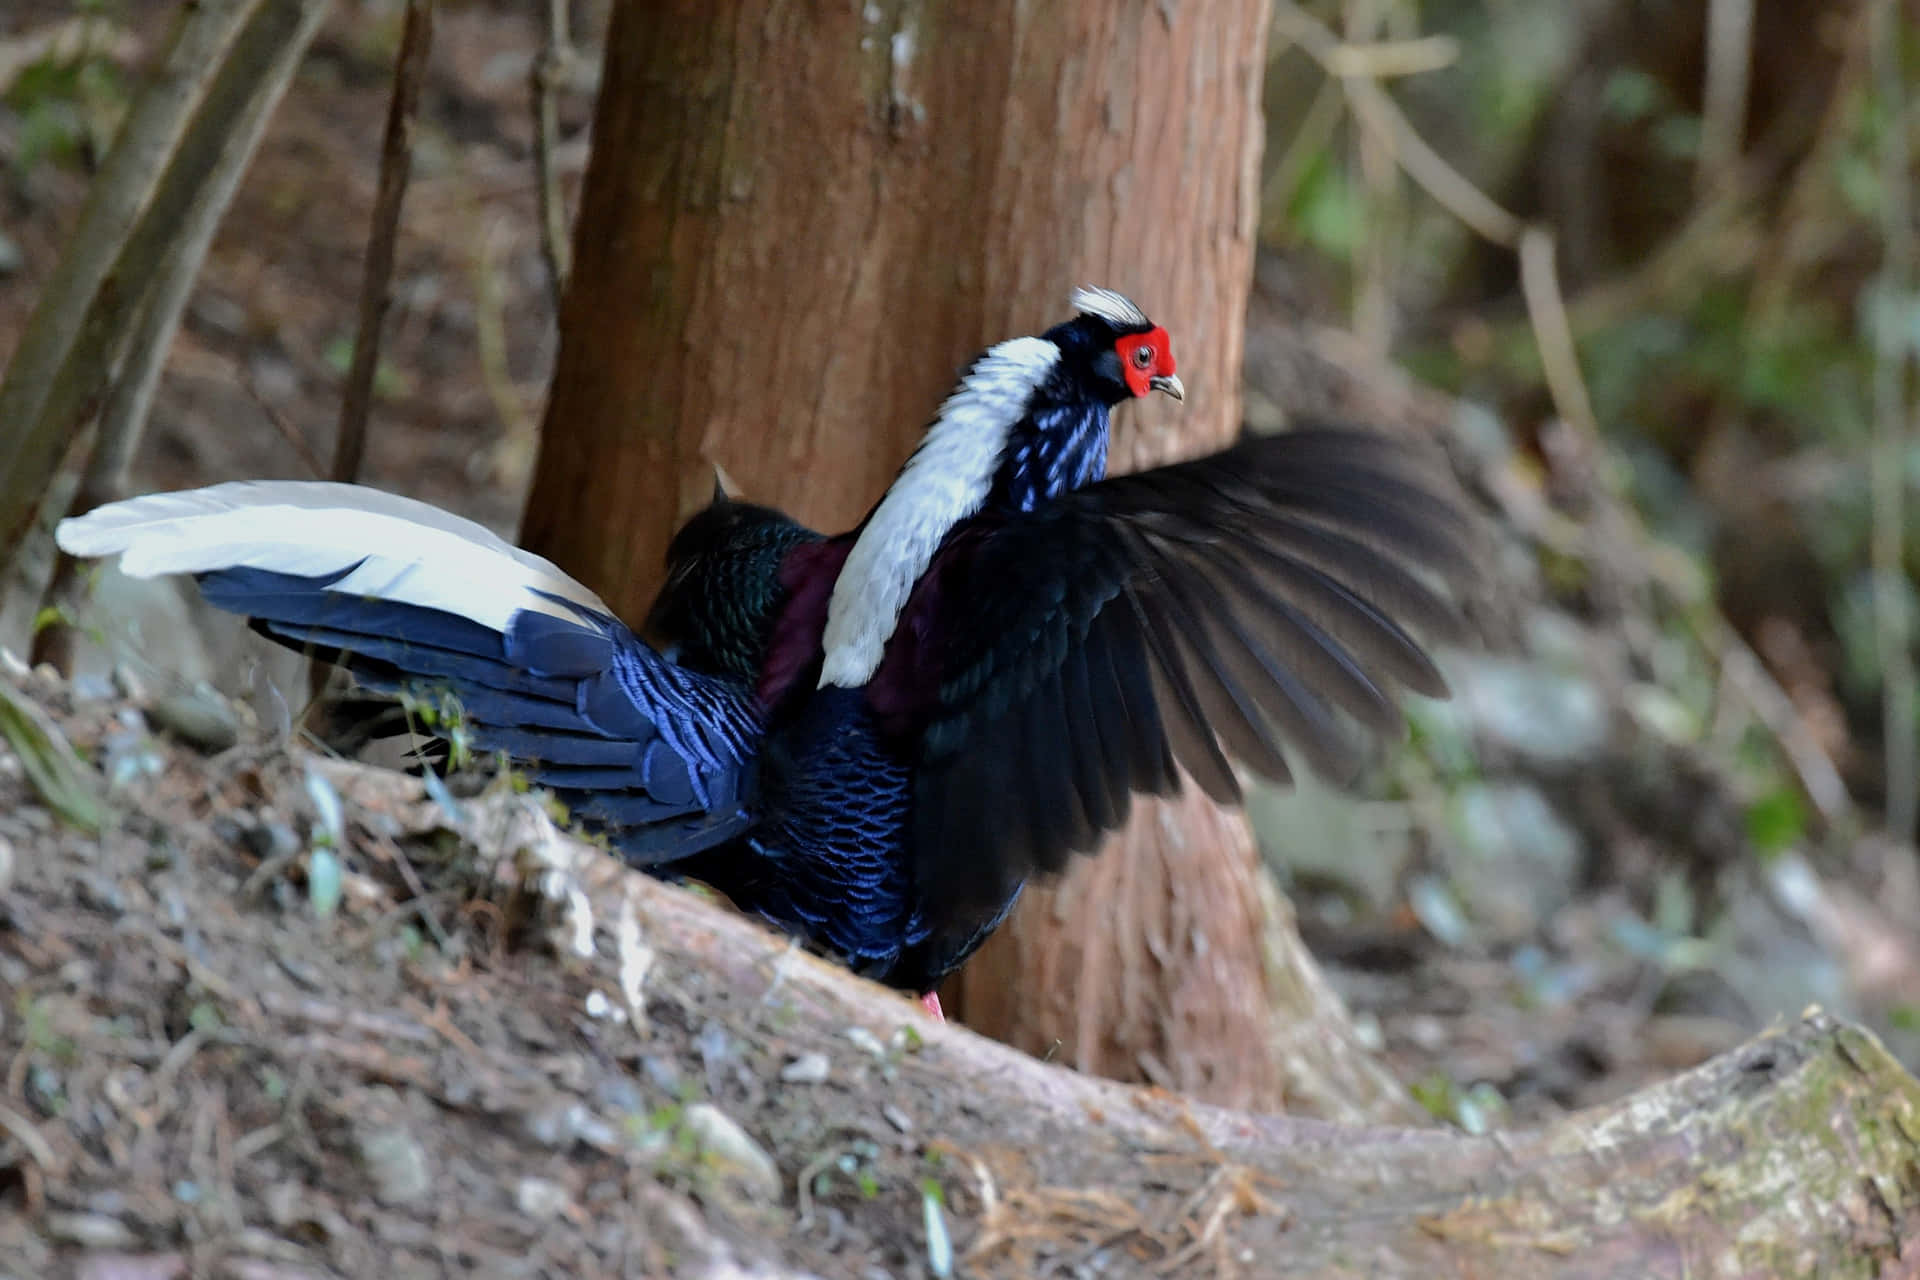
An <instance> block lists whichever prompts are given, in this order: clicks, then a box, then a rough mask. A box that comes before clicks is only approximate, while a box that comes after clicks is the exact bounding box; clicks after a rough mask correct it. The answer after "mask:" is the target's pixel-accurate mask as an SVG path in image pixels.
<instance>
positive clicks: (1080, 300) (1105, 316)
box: [1072, 285, 1153, 329]
mask: <svg viewBox="0 0 1920 1280" xmlns="http://www.w3.org/2000/svg"><path fill="white" fill-rule="evenodd" d="M1072 306H1073V309H1074V310H1075V311H1076V312H1078V313H1079V314H1080V315H1083V316H1099V317H1100V318H1101V319H1102V320H1105V321H1106V322H1107V323H1109V324H1111V325H1113V326H1114V328H1116V329H1131V328H1134V327H1136V326H1140V325H1149V324H1152V323H1153V321H1151V320H1149V319H1147V313H1146V312H1144V311H1142V310H1141V309H1140V308H1139V307H1137V306H1135V305H1134V303H1133V299H1131V298H1129V297H1127V296H1126V295H1125V294H1120V293H1115V292H1114V291H1113V290H1111V289H1101V288H1097V287H1095V286H1094V285H1087V286H1085V287H1083V288H1079V289H1075V290H1074V291H1073V301H1072Z"/></svg>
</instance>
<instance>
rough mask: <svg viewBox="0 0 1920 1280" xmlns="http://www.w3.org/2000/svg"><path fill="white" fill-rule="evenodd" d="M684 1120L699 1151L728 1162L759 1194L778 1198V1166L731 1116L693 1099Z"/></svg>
mask: <svg viewBox="0 0 1920 1280" xmlns="http://www.w3.org/2000/svg"><path fill="white" fill-rule="evenodd" d="M686 1123H687V1128H688V1129H689V1130H690V1131H691V1132H692V1133H693V1136H694V1140H695V1141H696V1142H697V1143H698V1144H699V1147H700V1151H701V1153H702V1154H703V1155H705V1156H707V1157H708V1158H709V1159H711V1160H713V1161H715V1162H716V1163H718V1164H722V1165H725V1166H728V1167H729V1169H730V1170H731V1171H732V1172H733V1173H734V1174H735V1176H737V1177H738V1178H739V1179H740V1181H741V1183H742V1184H743V1185H744V1186H746V1187H747V1189H748V1190H750V1191H753V1192H755V1193H757V1194H758V1195H760V1196H761V1197H762V1198H764V1199H767V1200H778V1199H779V1198H780V1170H779V1168H778V1167H777V1166H776V1165H775V1164H774V1163H773V1157H772V1156H770V1155H768V1154H767V1152H766V1148H764V1147H762V1146H761V1145H760V1144H759V1143H758V1142H755V1141H754V1140H753V1137H752V1135H750V1134H749V1133H748V1132H747V1131H746V1130H745V1129H742V1128H741V1127H740V1125H739V1123H738V1122H737V1121H735V1120H734V1118H733V1117H732V1116H730V1115H728V1114H727V1113H726V1112H724V1111H722V1110H721V1109H720V1108H718V1107H716V1106H714V1105H713V1104H712V1103H710V1102H696V1103H694V1104H693V1105H692V1106H690V1107H688V1108H687V1111H686Z"/></svg>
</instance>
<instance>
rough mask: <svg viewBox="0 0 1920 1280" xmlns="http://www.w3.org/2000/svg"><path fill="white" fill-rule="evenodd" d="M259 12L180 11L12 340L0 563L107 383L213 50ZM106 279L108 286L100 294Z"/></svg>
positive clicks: (221, 7)
mask: <svg viewBox="0 0 1920 1280" xmlns="http://www.w3.org/2000/svg"><path fill="white" fill-rule="evenodd" d="M257 7H258V6H257V5H256V4H250V3H247V2H246V0H203V2H202V3H200V4H196V5H190V6H187V7H186V9H185V12H184V15H183V17H182V18H181V20H180V23H179V25H178V26H177V27H176V28H175V30H174V34H173V39H172V41H171V42H170V43H169V45H168V47H167V50H166V52H165V53H164V54H163V55H162V56H161V58H160V61H159V63H158V65H157V66H156V67H155V69H154V72H153V74H152V75H151V77H149V79H148V80H147V81H146V83H145V84H144V85H143V86H142V87H141V89H140V92H139V95H138V96H137V97H136V98H135V99H134V101H133V104H132V106H131V107H130V108H129V109H128V112H127V119H126V123H125V125H123V126H122V128H121V131H120V136H119V137H118V139H117V140H116V141H115V142H114V145H113V148H112V150H111V151H109V152H108V153H107V157H106V161H105V163H104V164H103V165H102V166H101V169H100V173H99V176H98V177H96V178H95V179H94V181H93V185H92V187H91V188H90V189H89V190H88V192H87V200H86V204H85V205H84V206H83V207H82V209H81V211H80V218H79V222H78V225H77V226H76V227H75V228H74V232H73V237H72V239H70V240H69V241H68V242H67V246H66V249H65V251H64V252H63V253H62V254H61V255H60V261H59V263H58V264H57V265H56V266H55V267H54V271H53V276H52V278H51V279H49V280H48V281H47V285H46V288H45V289H44V290H43V291H42V293H41V295H40V301H39V303H38V305H36V306H35V307H34V311H33V315H32V316H31V318H29V319H28V321H27V326H26V329H25V331H24V332H22V334H21V335H20V342H19V345H18V346H17V347H16V348H15V349H14V354H13V359H12V362H11V363H10V364H9V365H8V368H7V372H6V377H5V380H4V381H0V563H4V562H5V561H6V560H7V559H8V558H10V556H11V555H12V553H13V551H14V550H15V549H16V548H17V547H18V545H19V542H20V539H21V538H22V537H23V536H24V535H25V533H26V531H27V528H28V526H29V525H30V524H31V523H32V521H33V516H34V512H35V511H36V510H37V508H38V506H39V503H40V500H41V497H42V496H43V495H44V494H45V493H46V491H47V481H48V479H49V477H50V476H51V475H52V473H53V470H54V468H55V467H56V466H57V465H58V462H59V456H60V454H61V452H62V451H63V450H64V449H65V447H66V446H67V444H68V443H69V441H70V440H71V438H72V434H73V431H74V430H75V429H76V428H77V426H78V420H79V418H80V417H81V416H82V415H81V411H82V409H83V408H84V406H85V404H86V402H87V401H89V400H90V399H92V397H94V396H95V395H97V394H98V389H99V387H100V385H101V384H103V383H104V382H105V380H106V376H107V373H108V368H109V365H110V364H111V362H112V357H113V356H114V355H115V354H117V353H116V351H115V348H116V347H118V346H119V345H120V344H121V341H122V340H123V339H124V337H125V333H126V328H127V326H128V325H130V323H131V321H132V318H133V313H134V311H135V310H136V308H137V304H138V301H139V296H140V293H142V292H144V290H138V291H136V292H135V293H134V296H132V297H129V296H127V295H128V292H129V290H128V285H129V283H130V281H131V282H133V283H136V284H137V283H138V282H139V277H140V276H141V275H143V274H144V271H145V270H150V269H151V264H152V263H153V262H154V261H155V258H153V257H149V258H147V259H145V260H141V259H129V258H128V257H127V255H126V253H125V252H124V251H125V248H126V246H127V242H128V239H129V237H130V236H131V235H133V234H134V232H135V228H136V226H137V225H138V224H140V223H141V222H142V221H143V220H149V219H151V218H152V217H153V216H154V211H153V210H152V209H151V208H150V205H149V202H150V200H151V199H153V198H154V193H155V189H156V187H157V186H159V185H160V184H161V182H162V175H163V174H166V173H167V171H168V169H169V166H170V165H177V164H178V163H179V162H180V160H181V154H180V153H181V149H182V147H183V146H184V138H183V135H184V134H185V133H186V131H187V128H188V124H189V121H190V120H191V119H192V118H193V112H194V108H195V107H196V106H197V105H199V103H200V102H201V100H202V98H203V97H204V96H205V95H207V94H208V93H210V92H211V89H210V86H211V85H212V84H213V82H214V81H215V79H216V77H217V76H218V75H219V74H220V72H221V69H222V67H223V66H224V65H226V64H223V63H222V61H221V59H220V54H221V51H222V50H224V49H226V48H227V46H228V45H229V44H231V43H232V42H233V41H234V38H235V33H237V32H239V31H240V30H241V28H242V27H243V26H245V25H246V24H247V23H248V21H249V18H250V17H257V14H256V13H255V10H256V9H257ZM230 61H231V59H229V62H230ZM206 158H207V159H208V160H209V161H210V160H211V159H212V158H213V157H206ZM182 194H183V195H187V196H190V195H191V191H190V190H189V191H188V192H186V193H182ZM179 212H181V213H183V212H184V210H181V211H179ZM117 268H118V269H117ZM109 273H111V275H112V279H113V280H114V282H115V287H113V288H111V289H107V288H103V286H104V285H105V284H106V283H107V281H108V279H109ZM83 345H84V349H82V348H83Z"/></svg>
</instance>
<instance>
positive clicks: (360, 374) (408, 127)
mask: <svg viewBox="0 0 1920 1280" xmlns="http://www.w3.org/2000/svg"><path fill="white" fill-rule="evenodd" d="M432 46H433V0H407V17H406V22H405V24H404V25H403V26H402V27H401V31H400V55H399V58H398V60H397V62H396V63H395V65H394V70H393V99H392V101H391V103H390V104H389V106H388V108H387V132H386V137H385V140H384V141H383V142H382V144H381V148H380V185H379V188H378V190H377V191H376V192H375V194H374V200H373V229H372V231H371V232H370V233H369V234H368V236H367V264H366V271H365V274H364V275H363V276H362V277H361V281H360V326H359V329H358V330H357V331H356V332H355V334H354V337H353V363H352V364H351V365H350V366H349V367H348V369H347V386H346V391H345V393H344V394H343V395H342V396H341V400H340V434H339V437H338V438H337V439H336V440H335V441H334V451H333V473H332V474H333V478H334V479H335V480H339V481H342V482H345V483H352V482H353V481H354V480H355V479H357V478H358V477H359V474H360V460H361V458H362V457H363V456H364V454H365V453H366V446H367V414H368V412H369V411H370V410H371V409H372V407H373V381H374V374H375V372H377V371H378V369H379V367H380V325H381V323H382V322H383V321H384V320H385V319H386V315H387V307H388V306H389V305H390V304H391V303H392V301H393V293H392V284H393V250H394V242H395V241H396V240H397V239H398V238H399V235H400V204H401V201H402V200H404V199H405V197H406V194H407V178H408V175H409V174H410V173H411V171H412V168H413V132H414V126H415V122H416V120H417V119H418V116H419V113H420V86H421V84H422V83H423V82H424V81H425V80H426V74H427V52H428V50H429V49H431V48H432Z"/></svg>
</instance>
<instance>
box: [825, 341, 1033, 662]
mask: <svg viewBox="0 0 1920 1280" xmlns="http://www.w3.org/2000/svg"><path fill="white" fill-rule="evenodd" d="M1059 359H1060V348H1058V347H1056V346H1054V345H1053V344H1052V343H1051V342H1048V341H1047V340H1046V339H1045V338H1013V339H1010V340H1009V341H1006V342H1002V343H1000V344H998V345H997V346H994V347H990V348H988V349H987V353H986V354H985V355H983V356H981V357H980V358H979V359H978V360H976V361H974V363H973V367H972V368H971V369H969V370H967V373H966V376H965V377H963V378H962V379H961V380H960V385H959V386H958V387H957V388H955V390H954V393H953V394H952V395H950V396H948V397H947V401H946V403H945V404H943V405H941V406H940V415H939V416H938V417H937V418H935V419H934V420H933V425H932V426H930V427H929V428H927V435H926V438H925V439H924V440H922V441H921V442H920V447H919V448H918V449H916V450H914V454H913V456H912V457H911V458H908V459H907V465H906V466H905V467H902V468H901V470H900V475H899V477H898V478H897V479H896V480H894V482H893V487H892V488H890V489H888V490H887V496H886V497H884V498H882V499H881V500H880V505H879V506H878V507H876V508H874V512H873V518H872V519H871V520H869V521H867V527H866V528H865V529H862V530H861V531H860V537H859V538H858V539H857V540H856V541H855V542H854V544H853V550H852V551H851V552H849V553H848V555H847V562H846V564H845V565H844V566H843V567H842V568H841V570H840V577H839V578H838V579H837V580H836V581H835V582H834V584H833V599H832V600H831V601H830V602H829V603H828V605H827V630H826V636H825V641H824V643H825V649H826V661H825V663H824V664H823V665H822V666H821V668H820V683H821V685H822V686H823V687H824V686H826V685H839V686H841V687H843V688H849V689H857V688H859V687H860V686H861V685H864V684H865V683H866V682H867V681H868V680H870V679H872V678H873V673H874V672H875V671H876V670H878V669H879V666H880V659H881V657H882V656H884V654H885V652H886V647H887V640H888V639H889V638H890V637H891V636H892V635H893V629H894V627H895V625H896V624H898V623H899V621H900V611H901V610H902V609H904V608H906V604H907V597H908V596H909V595H911V594H912V593H913V584H914V583H916V582H918V581H919V580H920V575H921V574H923V573H925V572H926V571H927V566H928V565H930V564H932V563H933V553H934V552H935V551H938V550H939V549H940V543H941V542H942V540H944V539H945V538H946V536H947V531H948V530H949V529H951V528H953V526H954V525H956V524H958V523H959V522H960V521H962V520H964V519H966V518H967V517H968V516H970V515H972V514H973V513H974V512H976V511H978V510H979V509H980V505H981V504H982V503H983V502H985V501H986V500H987V492H988V490H989V489H991V488H992V487H993V474H994V472H995V471H997V470H999V467H1000V457H1001V454H1002V453H1003V452H1004V451H1005V449H1006V443H1007V433H1008V432H1009V431H1011V430H1012V429H1013V427H1014V425H1015V424H1016V423H1018V422H1019V421H1020V419H1021V418H1023V417H1025V416H1026V412H1027V404H1028V402H1029V401H1030V400H1031V399H1032V398H1033V392H1034V389H1035V388H1037V387H1038V386H1039V385H1040V384H1041V383H1042V382H1044V381H1046V379H1047V376H1048V375H1049V374H1051V373H1052V372H1053V367H1054V365H1055V364H1056V363H1057V362H1058V361H1059Z"/></svg>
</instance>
